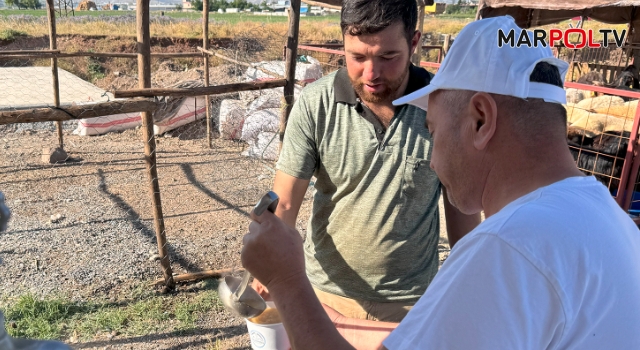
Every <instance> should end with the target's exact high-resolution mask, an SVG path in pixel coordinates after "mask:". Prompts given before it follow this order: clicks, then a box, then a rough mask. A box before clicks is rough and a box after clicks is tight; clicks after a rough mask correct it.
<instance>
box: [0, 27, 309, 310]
mask: <svg viewBox="0 0 640 350" xmlns="http://www.w3.org/2000/svg"><path fill="white" fill-rule="evenodd" d="M76 18H78V17H76ZM28 20H29V21H32V19H28ZM76 20H77V19H76ZM133 20H134V22H133V24H132V22H131V19H127V20H125V21H123V22H122V25H127V26H129V25H134V24H135V17H133ZM38 21H41V19H39V20H38ZM152 22H153V21H152ZM151 25H153V23H151ZM258 29H260V32H256V28H255V27H252V28H248V29H247V30H246V32H241V33H240V34H239V35H235V36H234V37H232V38H213V39H210V40H207V41H206V44H205V42H203V40H202V39H198V40H189V39H183V40H176V39H166V38H151V40H150V43H151V44H150V49H151V55H150V64H149V65H148V67H147V68H148V69H150V71H151V84H150V88H153V89H159V90H162V91H164V92H166V91H170V92H173V93H158V94H156V95H153V96H152V97H133V98H131V97H124V98H123V97H117V96H116V95H117V94H118V92H122V93H126V91H130V90H135V89H139V88H140V81H139V80H140V74H139V72H138V68H139V67H138V56H137V48H136V47H137V43H136V40H135V39H134V38H131V37H121V38H113V37H107V38H101V37H87V36H66V35H62V36H56V37H55V38H56V39H57V40H56V41H57V42H56V44H57V47H55V48H52V47H51V41H50V38H49V37H39V38H33V37H20V38H17V39H16V40H14V41H13V42H12V43H11V44H10V45H5V46H0V82H1V83H2V84H3V94H1V96H0V135H2V136H1V137H0V148H2V150H3V154H5V155H6V157H1V158H2V159H0V173H1V174H2V176H1V177H0V189H1V190H2V192H4V194H5V195H6V198H7V204H8V205H9V206H10V207H11V209H12V211H13V218H12V221H11V223H10V226H9V230H8V231H7V232H6V233H4V234H3V245H2V252H1V253H0V254H1V256H0V259H1V260H0V263H2V265H3V267H4V268H5V271H8V275H7V277H6V278H7V279H8V280H11V281H12V282H13V283H11V285H10V286H8V287H7V289H5V291H4V292H6V293H7V295H17V294H19V293H22V292H33V293H36V294H39V295H46V294H50V293H52V292H60V291H64V292H70V293H71V294H72V296H74V297H78V298H83V297H86V296H87V295H92V294H94V293H105V294H110V293H116V294H117V292H121V291H122V290H123V289H126V288H129V287H131V286H133V285H136V284H138V283H139V282H140V281H149V280H152V281H153V280H154V278H157V277H158V268H159V267H160V271H161V272H162V273H163V274H164V277H163V278H161V279H159V280H157V282H158V284H159V285H165V286H166V287H168V288H169V289H171V288H173V285H172V284H173V283H174V282H176V281H181V280H193V279H199V278H205V277H209V278H211V277H216V276H217V277H219V276H220V275H221V274H223V273H236V272H238V271H237V270H238V267H239V266H240V261H239V258H240V254H239V253H240V249H241V246H242V242H241V237H242V236H243V234H244V233H245V231H246V227H247V224H248V222H249V220H248V215H249V212H250V210H251V208H252V206H253V204H254V201H255V200H256V199H257V198H260V197H261V195H262V194H263V193H264V192H266V191H267V190H269V189H270V188H271V184H272V179H273V175H274V172H275V171H274V165H273V160H274V159H275V158H276V156H277V152H278V149H279V137H278V136H279V131H280V130H279V127H280V126H279V125H280V123H279V121H280V118H281V114H282V113H281V105H282V96H283V86H284V85H285V81H286V79H285V74H286V68H285V61H284V59H283V49H284V47H285V44H286V35H287V33H286V31H277V30H271V31H269V30H267V29H265V28H258ZM205 61H208V62H207V63H208V65H207V66H205ZM300 64H301V65H302V66H303V68H301V69H299V70H298V75H296V80H298V82H299V84H300V86H298V87H297V88H296V89H295V90H296V91H298V92H299V90H300V88H301V85H304V84H305V83H307V82H310V81H313V80H315V79H317V78H319V77H321V76H322V73H321V71H320V66H319V65H317V64H313V63H310V62H306V63H305V62H300ZM207 77H208V79H206V78H207ZM238 86H240V88H237V87H238ZM198 89H209V90H207V91H211V92H210V93H211V94H212V95H209V93H202V92H200V93H191V94H189V93H187V94H185V93H184V92H185V91H195V90H198ZM216 89H217V90H216ZM214 90H215V91H214ZM176 91H177V92H178V93H175V92H176ZM199 91H201V90H199ZM147 112H151V114H150V117H151V118H152V119H151V120H150V121H147V120H146V119H145V113H147ZM208 116H209V117H208ZM147 119H148V118H147ZM209 120H211V124H209V125H208V121H209ZM58 122H59V123H60V127H58ZM57 130H59V131H60V133H59V135H58V132H57ZM209 136H211V138H209ZM208 139H210V140H211V141H208ZM209 142H210V144H209ZM159 265H160V266H159ZM168 276H169V277H168ZM181 277H182V278H181Z"/></svg>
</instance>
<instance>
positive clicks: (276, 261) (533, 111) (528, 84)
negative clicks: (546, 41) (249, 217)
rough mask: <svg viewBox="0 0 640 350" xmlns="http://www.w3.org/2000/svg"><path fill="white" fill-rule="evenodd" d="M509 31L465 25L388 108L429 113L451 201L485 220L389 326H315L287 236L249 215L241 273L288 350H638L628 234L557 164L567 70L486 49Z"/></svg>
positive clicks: (620, 215) (638, 242)
mask: <svg viewBox="0 0 640 350" xmlns="http://www.w3.org/2000/svg"><path fill="white" fill-rule="evenodd" d="M512 29H513V30H514V31H515V32H516V37H517V36H518V35H519V33H520V28H518V27H517V25H516V24H515V22H514V21H513V19H512V18H511V17H497V18H490V19H484V20H480V21H476V22H472V23H471V24H469V25H467V26H466V27H465V28H464V29H463V30H462V31H461V32H460V34H459V35H458V37H457V38H456V40H455V43H454V44H453V46H452V48H451V50H450V52H449V54H448V55H447V57H446V58H445V60H444V62H443V64H442V66H441V67H440V70H439V71H438V73H437V74H436V76H435V78H434V79H433V80H432V82H431V84H430V85H429V86H427V87H425V88H423V89H421V90H418V91H416V92H414V93H412V94H410V95H407V96H405V97H402V98H400V99H399V100H397V101H395V102H394V103H397V104H403V103H409V104H412V105H415V106H418V107H421V108H423V109H426V110H427V126H428V128H429V131H430V132H431V135H432V137H433V151H432V159H431V167H432V168H433V169H434V170H435V172H436V173H437V174H438V177H439V178H440V180H441V182H442V184H443V185H444V186H445V187H446V188H447V195H448V198H449V201H450V202H451V203H452V204H453V205H454V206H456V207H457V208H458V209H459V210H460V211H461V212H463V213H465V214H472V213H478V212H480V211H484V213H485V215H486V217H487V219H486V220H485V221H484V222H483V223H482V224H480V225H479V226H478V227H476V228H475V229H474V230H473V231H472V232H470V233H469V234H467V236H465V237H464V238H462V239H461V240H460V241H459V242H458V243H457V244H456V246H455V247H454V248H453V250H452V251H451V254H450V256H449V258H448V259H447V261H446V262H445V263H444V265H443V266H442V268H441V270H440V271H439V272H438V274H437V275H436V277H435V279H434V280H433V282H432V283H431V285H430V286H429V287H428V289H427V291H426V293H425V294H424V295H423V296H422V298H421V299H420V300H419V301H418V303H417V304H416V305H415V306H414V308H413V309H412V310H411V311H410V312H409V314H408V315H407V316H406V317H405V318H404V320H403V321H402V322H401V323H400V324H399V325H398V326H397V327H395V325H394V324H377V323H375V322H366V321H355V320H351V319H347V320H345V319H344V318H341V317H340V316H339V315H336V314H335V313H334V312H332V310H327V313H325V312H324V311H323V310H324V309H323V308H322V305H321V304H320V303H319V302H318V301H317V299H316V297H315V295H314V292H313V289H312V288H311V285H310V284H309V282H308V280H307V279H306V276H305V274H304V264H303V256H302V242H301V240H300V236H299V234H298V233H297V232H296V231H295V230H292V229H290V228H289V227H287V225H285V224H284V223H282V222H281V221H279V220H278V219H277V218H276V217H275V216H273V215H272V214H270V213H265V214H263V215H262V216H260V217H256V216H254V220H255V222H254V223H252V224H251V226H250V233H249V234H248V235H247V236H245V247H244V249H243V253H242V261H243V264H244V265H245V267H246V268H247V269H248V270H249V271H251V273H253V274H254V276H255V277H256V278H258V279H259V280H260V281H261V282H262V283H263V284H265V285H266V286H267V287H268V288H269V290H270V292H271V296H272V297H273V299H274V300H275V303H276V306H277V307H278V309H279V310H280V313H281V316H282V319H283V322H284V324H285V327H286V329H287V332H288V334H289V337H290V339H291V342H292V345H293V347H294V348H299V349H348V348H353V347H355V348H357V349H375V348H378V347H380V346H381V345H380V342H382V343H383V347H386V348H388V349H422V348H428V349H569V348H571V349H640V232H639V231H638V228H637V227H636V226H635V225H634V223H633V222H632V221H631V220H630V219H629V217H628V216H627V214H626V213H624V212H623V211H622V210H621V209H620V208H619V207H618V205H617V204H616V203H615V202H614V200H613V199H612V198H611V196H610V195H609V192H608V190H607V189H606V188H605V187H604V186H603V185H601V184H600V183H599V182H597V181H596V180H595V179H594V178H593V177H585V176H584V175H583V174H582V173H581V172H580V171H579V170H578V168H577V167H576V165H575V162H574V160H573V157H572V156H571V154H570V152H569V149H568V147H567V141H566V112H565V110H564V108H563V107H562V105H561V104H563V103H565V101H566V97H565V92H564V89H563V88H562V86H563V80H564V75H565V74H566V71H567V67H568V65H567V63H565V62H563V61H560V60H557V59H555V58H553V56H552V54H551V51H550V49H549V48H548V47H542V46H538V47H531V48H529V47H524V46H521V47H520V48H512V47H508V46H506V45H503V46H502V47H498V40H497V37H498V32H499V31H500V30H502V32H503V33H508V32H509V31H510V30H512ZM529 35H530V38H531V40H532V42H533V36H532V34H531V33H529ZM362 259H367V257H366V256H363V257H362ZM327 314H328V315H329V316H327ZM332 321H333V322H332ZM336 328H337V330H336ZM394 328H395V329H394ZM389 333H390V334H389ZM387 335H388V336H387ZM385 338H386V339H385ZM383 339H384V341H382V340H383Z"/></svg>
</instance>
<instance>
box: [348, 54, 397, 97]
mask: <svg viewBox="0 0 640 350" xmlns="http://www.w3.org/2000/svg"><path fill="white" fill-rule="evenodd" d="M408 68H409V64H408V63H407V69H405V70H404V73H403V74H402V75H401V76H399V77H398V78H397V79H394V80H386V81H385V80H381V81H379V82H376V83H378V84H379V83H382V84H384V85H385V89H384V90H382V91H380V92H375V93H372V92H369V91H366V90H365V89H364V85H365V84H364V83H363V82H362V81H361V80H360V79H358V80H353V79H351V77H349V80H351V85H353V89H354V90H356V94H358V96H359V97H360V99H362V100H363V101H364V102H370V103H381V102H390V101H393V100H394V99H395V98H396V97H399V96H398V90H399V89H400V86H401V85H402V82H403V81H404V78H405V77H406V76H407V74H409V69H408Z"/></svg>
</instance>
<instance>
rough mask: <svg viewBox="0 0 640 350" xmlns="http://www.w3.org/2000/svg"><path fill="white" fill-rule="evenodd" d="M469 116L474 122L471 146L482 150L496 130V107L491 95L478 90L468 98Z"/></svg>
mask: <svg viewBox="0 0 640 350" xmlns="http://www.w3.org/2000/svg"><path fill="white" fill-rule="evenodd" d="M468 108H469V117H470V118H471V120H472V122H473V123H474V130H473V146H474V147H475V148H476V149H478V150H483V149H485V148H486V147H487V145H488V144H489V141H491V139H492V138H493V135H494V134H495V132H496V124H497V116H498V107H497V105H496V101H495V100H494V99H493V96H491V95H490V94H488V93H486V92H478V93H476V94H474V95H473V96H472V97H471V99H470V100H469V106H468Z"/></svg>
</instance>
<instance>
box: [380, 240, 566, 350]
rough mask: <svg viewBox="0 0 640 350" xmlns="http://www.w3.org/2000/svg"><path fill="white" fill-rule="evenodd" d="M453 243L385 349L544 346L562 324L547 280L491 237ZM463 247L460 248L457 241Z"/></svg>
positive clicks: (558, 333) (557, 334)
mask: <svg viewBox="0 0 640 350" xmlns="http://www.w3.org/2000/svg"><path fill="white" fill-rule="evenodd" d="M468 238H469V239H468V240H463V241H460V242H458V245H460V246H456V248H459V249H455V250H454V251H453V252H452V254H451V256H450V257H449V258H448V259H447V261H446V262H445V264H444V265H443V267H442V269H441V270H440V272H439V273H438V275H436V278H435V279H434V280H433V282H432V283H431V285H429V288H428V289H427V291H426V293H425V294H424V295H423V296H422V298H420V300H419V301H418V303H416V305H415V306H414V307H413V309H412V310H411V311H410V312H409V314H408V315H407V316H406V317H405V318H404V320H403V321H402V322H401V323H400V325H399V326H398V327H397V328H396V329H395V330H394V331H393V332H392V333H391V334H390V335H389V337H387V339H386V340H385V341H384V343H383V344H384V345H385V347H386V348H387V349H389V350H394V349H486V350H494V349H549V348H553V345H554V344H557V341H558V340H559V338H560V336H561V334H562V331H563V329H564V328H563V327H564V322H565V321H564V320H565V316H564V311H563V308H562V303H561V302H560V298H559V296H558V294H557V293H556V291H555V289H554V288H553V287H552V284H551V283H550V282H549V280H548V279H547V278H545V275H544V274H543V273H541V272H540V271H539V269H538V268H536V267H535V266H534V265H533V264H532V263H531V262H530V261H529V260H528V259H527V258H526V257H525V256H523V255H522V254H521V253H520V252H519V251H517V250H516V249H514V248H513V247H511V246H510V245H509V244H508V243H506V242H504V241H503V240H502V239H500V238H499V237H496V236H495V235H475V236H474V237H468ZM461 243H462V244H461Z"/></svg>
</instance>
